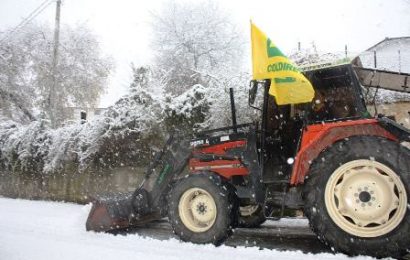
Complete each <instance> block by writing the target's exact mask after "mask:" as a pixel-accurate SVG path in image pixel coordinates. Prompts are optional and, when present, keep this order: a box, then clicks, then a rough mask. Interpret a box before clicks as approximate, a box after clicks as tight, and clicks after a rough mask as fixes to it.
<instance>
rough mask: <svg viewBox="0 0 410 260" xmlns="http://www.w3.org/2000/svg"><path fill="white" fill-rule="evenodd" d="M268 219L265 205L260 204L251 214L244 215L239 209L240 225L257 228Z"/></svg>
mask: <svg viewBox="0 0 410 260" xmlns="http://www.w3.org/2000/svg"><path fill="white" fill-rule="evenodd" d="M265 221H266V217H265V213H264V212H263V206H261V205H258V208H257V209H256V211H255V212H253V213H252V214H251V215H247V216H244V215H242V214H241V210H240V209H239V217H238V227H242V228H257V227H259V226H260V225H262V224H263V223H264V222H265Z"/></svg>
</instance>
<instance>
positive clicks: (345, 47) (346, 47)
mask: <svg viewBox="0 0 410 260" xmlns="http://www.w3.org/2000/svg"><path fill="white" fill-rule="evenodd" d="M345 59H346V60H347V44H345Z"/></svg>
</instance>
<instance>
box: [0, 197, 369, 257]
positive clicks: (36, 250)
mask: <svg viewBox="0 0 410 260" xmlns="http://www.w3.org/2000/svg"><path fill="white" fill-rule="evenodd" d="M89 209H90V207H89V206H81V205H76V204H70V203H57V202H43V201H28V200H15V199H6V198H0V260H17V259H19V260H45V259H47V260H48V259H51V260H52V259H58V260H64V259H67V260H68V259H69V260H73V259H76V260H81V259H87V260H88V259H107V260H109V259H119V260H121V259H147V260H156V259H167V260H172V259H195V260H201V259H206V260H209V259H210V258H212V260H217V259H232V258H235V259H302V258H303V259H305V260H308V259H347V258H348V257H347V256H345V255H343V254H337V255H333V254H330V253H319V254H313V253H308V254H305V253H303V252H301V251H278V250H272V249H262V250H261V249H259V247H257V246H256V245H255V246H253V245H254V244H257V245H258V246H263V247H265V245H264V243H265V244H266V245H267V247H269V243H268V242H267V241H275V239H276V240H277V241H281V242H282V243H284V244H286V243H287V242H286V241H287V240H289V239H290V240H291V239H295V238H296V234H297V233H300V232H301V233H302V237H301V238H300V239H299V240H298V241H299V242H300V243H302V244H304V243H305V242H306V245H309V243H312V241H315V239H314V238H312V237H313V235H312V234H311V233H310V231H309V230H308V229H307V227H306V221H305V220H293V221H290V220H287V221H281V222H279V223H275V224H273V223H272V222H271V223H268V224H267V225H265V226H264V227H263V228H262V229H260V230H259V231H258V232H255V230H247V229H239V230H237V231H236V232H235V234H234V236H233V238H231V239H229V240H228V241H227V243H226V245H223V246H220V247H215V246H213V245H194V244H191V243H183V242H180V241H178V240H177V239H175V237H174V236H173V235H172V234H171V231H170V229H169V226H168V225H167V224H166V223H159V224H155V225H153V226H152V228H151V229H147V228H145V229H140V230H138V234H137V233H136V232H135V233H133V234H127V235H112V234H101V233H94V232H86V231H85V220H86V218H87V215H88V211H89ZM272 230H275V232H273V235H272V232H271V231H272ZM292 230H293V233H292ZM281 233H286V234H287V235H285V236H284V237H283V236H282V235H281ZM279 235H281V236H280V237H278V236H279ZM275 237H276V238H275ZM304 241H305V242H304ZM317 242H318V241H317ZM232 245H235V246H236V247H233V246H232ZM242 245H247V247H245V246H242ZM316 247H317V246H316ZM305 248H306V247H305ZM282 249H286V247H282ZM324 250H325V249H324ZM314 251H315V250H314ZM314 251H313V252H314ZM316 251H321V249H320V246H319V249H316ZM352 259H353V258H352ZM354 259H371V258H368V257H357V258H354Z"/></svg>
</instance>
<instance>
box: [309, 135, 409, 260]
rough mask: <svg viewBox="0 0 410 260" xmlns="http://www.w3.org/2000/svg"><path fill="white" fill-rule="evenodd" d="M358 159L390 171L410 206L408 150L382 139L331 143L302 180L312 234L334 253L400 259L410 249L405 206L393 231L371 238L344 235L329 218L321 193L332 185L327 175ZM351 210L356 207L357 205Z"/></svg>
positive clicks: (357, 138)
mask: <svg viewBox="0 0 410 260" xmlns="http://www.w3.org/2000/svg"><path fill="white" fill-rule="evenodd" d="M360 159H362V160H371V161H376V162H378V163H381V164H383V165H385V166H387V167H389V168H390V169H392V170H393V171H394V172H395V173H396V174H397V175H398V177H399V179H400V180H401V182H402V184H404V185H403V186H404V190H405V191H404V192H405V193H406V194H407V203H409V199H410V193H409V187H410V163H409V161H410V150H408V149H407V148H405V147H403V146H401V145H400V144H398V143H395V142H392V141H389V140H387V139H384V138H380V137H371V136H356V137H351V138H349V139H346V140H343V141H340V142H337V143H335V144H333V145H332V146H331V147H329V148H328V149H327V150H325V151H323V152H322V153H321V154H320V155H319V156H318V158H317V159H316V160H315V161H314V162H313V164H312V166H311V169H310V173H309V176H308V177H307V179H306V180H305V187H304V199H305V209H304V211H305V214H306V216H307V217H308V219H309V221H310V226H311V228H312V229H313V231H314V232H315V233H316V234H317V235H318V237H319V238H320V239H321V240H322V241H323V242H324V243H326V244H327V245H329V246H331V247H332V249H333V250H335V251H339V252H344V253H347V254H349V255H370V256H374V257H389V256H390V257H396V258H400V257H402V256H404V255H405V254H406V251H408V250H409V249H410V210H409V209H408V206H406V207H405V209H403V206H402V207H401V209H402V212H404V213H403V214H404V217H403V218H402V219H401V221H400V218H398V219H399V220H398V221H397V222H398V224H397V223H396V224H397V226H396V227H395V228H394V229H392V230H391V231H389V232H388V233H385V234H381V235H375V236H372V237H369V236H357V235H352V234H351V233H348V232H346V231H345V230H343V229H342V227H341V226H340V225H338V224H336V222H335V221H333V219H332V218H331V216H330V215H329V212H331V209H329V208H328V207H327V206H326V202H325V200H326V199H325V196H324V194H325V190H326V185H328V184H329V183H332V182H331V181H330V179H331V178H330V176H331V175H332V174H333V173H335V172H337V169H340V168H339V167H340V166H341V165H345V164H346V163H348V162H352V161H355V160H360ZM349 174H350V173H349ZM359 174H360V173H359ZM356 176H358V175H356ZM342 178H344V177H342ZM346 178H348V177H346ZM342 181H343V180H342ZM373 184H374V183H373ZM343 185H344V184H343ZM349 185H350V184H349ZM349 188H350V189H351V187H349ZM345 189H346V188H345ZM366 190H367V188H366ZM359 191H360V189H359ZM354 196H356V193H355V195H354ZM328 197H329V196H328ZM359 197H360V196H359ZM403 197H405V196H402V195H401V198H403ZM334 198H336V195H335V196H334ZM334 198H332V199H334ZM343 198H345V197H343ZM372 199H373V198H372ZM328 201H329V199H328ZM335 201H336V200H335ZM355 202H358V203H359V205H361V206H362V207H364V206H363V204H364V203H362V201H358V200H356V201H355ZM354 207H357V208H359V207H360V206H354ZM378 207H380V205H379V206H378ZM329 210H330V211H329ZM355 210H356V209H355ZM396 212H397V211H396ZM390 214H395V213H390ZM341 215H342V214H341ZM399 221H400V222H399ZM339 223H341V222H339ZM352 223H353V224H355V223H354V222H352ZM396 224H395V225H396ZM358 226H360V224H358ZM368 227H370V226H365V228H368ZM386 232H387V231H386ZM357 234H358V233H357Z"/></svg>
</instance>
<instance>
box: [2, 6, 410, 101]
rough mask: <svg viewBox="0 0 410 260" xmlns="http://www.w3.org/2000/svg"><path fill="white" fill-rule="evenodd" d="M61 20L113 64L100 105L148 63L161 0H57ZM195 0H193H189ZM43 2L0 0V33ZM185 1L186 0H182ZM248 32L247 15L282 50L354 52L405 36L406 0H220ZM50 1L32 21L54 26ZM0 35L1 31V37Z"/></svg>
mask: <svg viewBox="0 0 410 260" xmlns="http://www.w3.org/2000/svg"><path fill="white" fill-rule="evenodd" d="M62 1H63V5H62V9H61V22H62V23H63V24H73V25H75V24H86V25H87V26H88V27H90V28H91V29H92V30H94V31H95V33H96V35H98V37H99V40H100V42H101V47H102V49H103V52H104V53H106V54H109V55H111V56H112V57H113V58H114V59H115V62H116V67H117V69H116V73H115V75H113V77H112V79H111V80H110V86H109V88H108V90H107V94H106V95H104V97H103V98H102V100H101V106H107V105H111V104H113V103H114V102H115V101H116V100H117V99H118V98H119V97H120V96H121V95H123V94H124V93H125V92H126V89H127V87H128V85H129V84H130V81H131V75H130V63H131V62H133V63H135V64H136V65H143V64H148V63H149V59H150V57H151V56H150V49H149V36H150V28H149V20H150V14H151V13H152V12H155V10H158V8H160V7H161V4H163V3H164V1H166V0H115V1H113V0H111V1H109V0H62ZM192 1H194V0H192ZM43 2H44V0H0V31H2V30H5V29H7V28H10V27H14V26H16V25H17V24H18V23H19V22H20V21H22V19H24V18H25V17H26V16H27V15H28V14H30V12H31V11H33V10H34V9H35V8H36V7H37V6H39V5H40V4H41V3H43ZM185 2H187V0H185ZM218 3H220V5H221V7H222V8H224V9H226V10H227V12H228V13H229V14H231V15H232V17H233V19H234V20H235V21H236V22H237V23H238V24H239V25H240V26H241V27H243V28H244V30H248V28H249V19H252V20H253V21H254V22H255V23H256V24H257V25H258V26H259V27H260V28H261V29H262V30H263V31H265V32H266V34H267V35H268V36H269V37H270V38H271V39H272V40H273V41H274V42H275V43H276V44H277V45H278V46H279V48H280V49H282V50H283V51H284V52H285V53H286V52H289V51H291V50H292V49H294V48H296V46H297V43H298V42H301V43H302V47H303V46H307V45H310V44H311V42H312V41H314V42H315V44H316V46H317V47H318V49H319V50H321V51H330V52H342V51H344V46H345V44H347V45H348V49H349V51H350V52H352V53H358V52H360V51H363V50H365V49H367V48H368V47H370V46H371V45H373V44H375V43H377V42H379V41H380V40H382V39H384V38H385V37H396V36H410V0H389V1H386V0H332V1H330V0H309V1H307V0H286V1H274V0H252V1H240V0H220V1H218ZM54 14H55V3H53V4H51V5H50V6H48V7H47V8H46V9H45V10H44V11H43V12H42V13H41V14H40V15H39V16H38V17H36V19H35V21H36V22H40V23H48V24H50V25H54ZM0 37H1V35H0Z"/></svg>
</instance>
